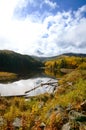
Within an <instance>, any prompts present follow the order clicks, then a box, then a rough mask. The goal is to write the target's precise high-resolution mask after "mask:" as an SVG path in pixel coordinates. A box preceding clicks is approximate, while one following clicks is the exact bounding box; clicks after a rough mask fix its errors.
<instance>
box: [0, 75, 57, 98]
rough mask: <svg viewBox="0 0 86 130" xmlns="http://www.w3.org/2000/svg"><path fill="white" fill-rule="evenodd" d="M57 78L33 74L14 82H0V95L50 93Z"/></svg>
mask: <svg viewBox="0 0 86 130" xmlns="http://www.w3.org/2000/svg"><path fill="white" fill-rule="evenodd" d="M56 82H57V80H56V79H55V78H54V77H49V76H47V75H45V74H42V73H39V74H35V75H34V74H33V76H32V75H31V77H30V75H29V76H25V77H24V76H23V78H21V79H19V80H18V81H14V82H7V83H0V95H1V96H21V95H25V96H26V97H28V96H35V95H38V94H43V93H45V92H49V93H51V92H52V91H53V90H54V89H55V85H56Z"/></svg>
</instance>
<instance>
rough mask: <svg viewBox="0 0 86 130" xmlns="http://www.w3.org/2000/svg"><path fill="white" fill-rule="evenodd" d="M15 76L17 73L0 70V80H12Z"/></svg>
mask: <svg viewBox="0 0 86 130" xmlns="http://www.w3.org/2000/svg"><path fill="white" fill-rule="evenodd" d="M16 78H17V74H15V73H10V72H0V81H7V80H13V79H16Z"/></svg>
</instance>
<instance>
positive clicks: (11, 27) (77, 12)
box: [0, 0, 86, 57]
mask: <svg viewBox="0 0 86 130" xmlns="http://www.w3.org/2000/svg"><path fill="white" fill-rule="evenodd" d="M3 49H6V50H13V51H15V52H18V53H21V54H28V55H36V56H46V57H47V56H55V55H59V54H62V53H68V52H74V53H85V54H86V0H0V50H3Z"/></svg>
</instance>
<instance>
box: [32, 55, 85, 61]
mask: <svg viewBox="0 0 86 130" xmlns="http://www.w3.org/2000/svg"><path fill="white" fill-rule="evenodd" d="M63 56H75V57H86V54H81V53H64V54H61V55H57V56H53V57H37V56H32V57H33V58H34V59H36V60H38V61H41V62H45V61H48V60H54V59H58V58H60V57H63Z"/></svg>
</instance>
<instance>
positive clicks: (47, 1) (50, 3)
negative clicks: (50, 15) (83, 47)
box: [44, 0, 57, 9]
mask: <svg viewBox="0 0 86 130" xmlns="http://www.w3.org/2000/svg"><path fill="white" fill-rule="evenodd" d="M44 3H45V4H47V5H49V6H50V7H51V8H52V9H55V8H56V7H57V4H56V2H52V1H50V0H44Z"/></svg>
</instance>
